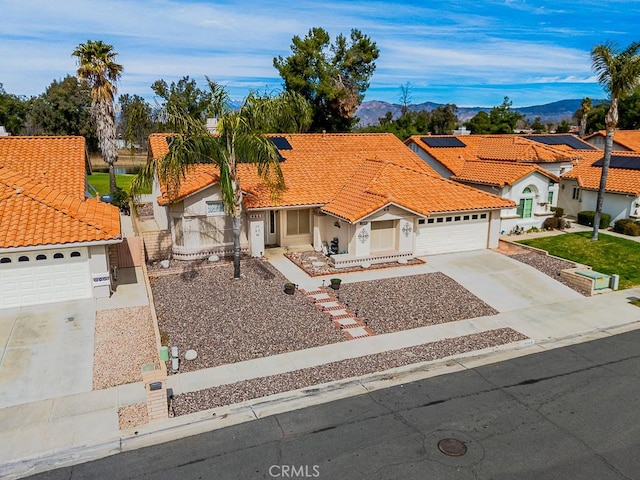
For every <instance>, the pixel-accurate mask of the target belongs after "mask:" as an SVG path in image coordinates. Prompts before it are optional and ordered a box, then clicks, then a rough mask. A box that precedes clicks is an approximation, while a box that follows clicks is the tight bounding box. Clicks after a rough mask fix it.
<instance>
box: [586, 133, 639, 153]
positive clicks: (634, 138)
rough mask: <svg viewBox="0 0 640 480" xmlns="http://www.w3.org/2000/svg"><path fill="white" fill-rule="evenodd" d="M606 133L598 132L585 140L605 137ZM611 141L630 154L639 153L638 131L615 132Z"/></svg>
mask: <svg viewBox="0 0 640 480" xmlns="http://www.w3.org/2000/svg"><path fill="white" fill-rule="evenodd" d="M606 136H607V131H606V130H600V131H598V132H595V133H592V134H591V135H587V136H586V137H585V140H588V139H590V138H593V137H603V138H604V137H606ZM613 141H614V142H615V143H618V144H620V145H622V146H623V147H625V148H628V149H629V150H630V151H632V152H636V153H640V130H616V131H615V132H614V134H613Z"/></svg>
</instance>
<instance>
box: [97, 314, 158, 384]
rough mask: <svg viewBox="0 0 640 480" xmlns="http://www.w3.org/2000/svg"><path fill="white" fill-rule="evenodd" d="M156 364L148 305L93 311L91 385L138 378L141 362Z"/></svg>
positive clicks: (154, 344) (156, 358)
mask: <svg viewBox="0 0 640 480" xmlns="http://www.w3.org/2000/svg"><path fill="white" fill-rule="evenodd" d="M145 363H153V364H155V365H156V368H159V367H160V360H159V358H158V352H157V351H156V337H155V334H154V331H153V320H152V318H151V312H150V311H149V307H148V306H147V307H130V308H114V309H111V310H99V311H98V312H97V313H96V326H95V339H94V352H93V388H94V389H95V390H99V389H102V388H109V387H114V386H116V385H122V384H125V383H133V382H141V381H142V365H143V364H145Z"/></svg>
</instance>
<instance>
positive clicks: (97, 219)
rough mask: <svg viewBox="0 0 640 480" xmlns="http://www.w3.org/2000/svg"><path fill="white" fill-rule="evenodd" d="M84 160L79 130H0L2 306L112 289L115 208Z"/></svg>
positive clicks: (92, 294)
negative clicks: (92, 186)
mask: <svg viewBox="0 0 640 480" xmlns="http://www.w3.org/2000/svg"><path fill="white" fill-rule="evenodd" d="M86 165H87V163H86V154H85V140H84V138H83V137H1V138H0V292H1V293H0V308H8V307H21V306H27V305H36V304H43V303H49V302H59V301H64V300H75V299H83V298H91V297H107V296H109V295H110V292H111V289H110V276H109V263H108V252H107V248H108V245H110V244H114V243H119V242H121V241H122V240H121V237H120V215H119V211H118V209H117V208H116V207H114V206H112V205H108V204H105V203H100V202H98V201H96V200H95V199H92V198H85V190H86V176H85V171H86Z"/></svg>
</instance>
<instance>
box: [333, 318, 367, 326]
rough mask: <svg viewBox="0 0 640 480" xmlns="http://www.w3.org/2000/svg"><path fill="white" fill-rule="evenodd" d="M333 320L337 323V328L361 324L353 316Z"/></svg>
mask: <svg viewBox="0 0 640 480" xmlns="http://www.w3.org/2000/svg"><path fill="white" fill-rule="evenodd" d="M334 322H335V323H337V324H338V325H339V327H338V328H351V327H357V326H360V325H362V324H361V323H360V322H358V321H357V320H356V319H355V318H339V319H338V320H334Z"/></svg>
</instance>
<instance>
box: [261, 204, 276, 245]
mask: <svg viewBox="0 0 640 480" xmlns="http://www.w3.org/2000/svg"><path fill="white" fill-rule="evenodd" d="M265 226H266V228H265V229H264V244H265V245H277V244H278V211H277V210H267V221H266V222H265Z"/></svg>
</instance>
